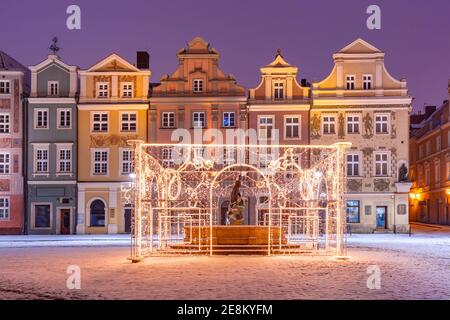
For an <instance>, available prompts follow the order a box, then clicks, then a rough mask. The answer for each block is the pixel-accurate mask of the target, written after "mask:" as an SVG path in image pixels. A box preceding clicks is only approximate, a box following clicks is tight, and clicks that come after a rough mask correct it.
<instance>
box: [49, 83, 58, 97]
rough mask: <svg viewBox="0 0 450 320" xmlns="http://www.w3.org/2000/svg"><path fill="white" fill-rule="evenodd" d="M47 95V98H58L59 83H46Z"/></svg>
mask: <svg viewBox="0 0 450 320" xmlns="http://www.w3.org/2000/svg"><path fill="white" fill-rule="evenodd" d="M48 95H49V96H58V95H59V82H58V81H49V82H48Z"/></svg>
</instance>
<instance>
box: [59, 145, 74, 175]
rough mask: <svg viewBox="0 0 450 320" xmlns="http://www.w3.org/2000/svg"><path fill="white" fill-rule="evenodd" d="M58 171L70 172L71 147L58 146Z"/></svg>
mask: <svg viewBox="0 0 450 320" xmlns="http://www.w3.org/2000/svg"><path fill="white" fill-rule="evenodd" d="M57 152H58V154H57V156H58V159H57V161H58V172H60V173H70V172H72V148H70V147H58V148H57Z"/></svg>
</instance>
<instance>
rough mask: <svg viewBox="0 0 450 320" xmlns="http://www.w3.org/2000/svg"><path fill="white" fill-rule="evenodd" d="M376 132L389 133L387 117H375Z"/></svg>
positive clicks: (382, 115)
mask: <svg viewBox="0 0 450 320" xmlns="http://www.w3.org/2000/svg"><path fill="white" fill-rule="evenodd" d="M375 132H376V133H389V119H388V116H387V115H385V114H379V115H376V116H375Z"/></svg>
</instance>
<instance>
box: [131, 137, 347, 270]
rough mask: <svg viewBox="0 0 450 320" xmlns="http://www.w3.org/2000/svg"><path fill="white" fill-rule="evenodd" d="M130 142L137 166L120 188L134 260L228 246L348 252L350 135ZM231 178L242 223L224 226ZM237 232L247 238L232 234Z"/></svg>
mask: <svg viewBox="0 0 450 320" xmlns="http://www.w3.org/2000/svg"><path fill="white" fill-rule="evenodd" d="M129 143H130V144H132V145H133V146H134V150H135V151H134V152H135V174H134V175H133V182H132V183H130V185H129V187H128V188H124V190H123V197H124V201H125V202H128V203H130V204H134V214H133V218H132V247H131V259H132V260H133V261H135V262H137V261H140V260H142V259H143V258H145V257H148V256H150V255H152V254H174V253H178V254H180V253H189V254H192V253H203V254H209V255H213V254H220V253H224V252H228V253H229V252H230V251H231V252H233V249H236V250H237V252H241V251H242V250H253V251H254V252H259V253H263V254H267V255H271V254H294V253H296V254H298V253H304V252H311V253H316V254H331V255H335V256H339V257H340V256H345V255H346V248H345V223H346V221H345V212H344V207H343V194H344V190H343V188H344V181H343V178H344V172H343V170H344V150H345V148H347V147H348V146H349V144H348V143H338V144H335V145H332V146H298V145H229V144H227V145H218V144H209V145H205V144H202V145H200V144H198V145H196V144H145V143H143V142H142V141H130V142H129ZM236 181H239V182H240V183H239V185H240V190H239V195H240V197H241V198H242V199H244V200H243V202H244V207H245V209H244V219H243V220H244V224H245V226H230V225H229V221H228V218H227V212H229V210H230V203H229V202H230V201H229V199H230V194H231V192H232V189H233V186H234V185H235V182H236ZM230 230H231V231H232V232H231V233H230ZM226 234H232V236H230V237H228V238H227V236H226ZM236 234H240V235H236ZM242 234H245V237H246V238H245V239H246V242H245V243H239V241H237V240H236V237H242ZM233 237H234V238H233ZM236 241H237V242H236Z"/></svg>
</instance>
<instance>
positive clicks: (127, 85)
mask: <svg viewBox="0 0 450 320" xmlns="http://www.w3.org/2000/svg"><path fill="white" fill-rule="evenodd" d="M120 95H121V97H122V98H133V83H131V82H123V83H121V89H120Z"/></svg>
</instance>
